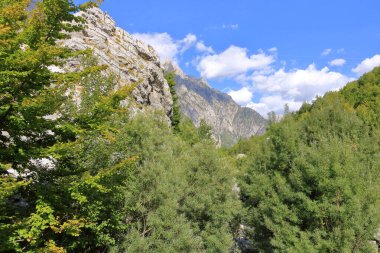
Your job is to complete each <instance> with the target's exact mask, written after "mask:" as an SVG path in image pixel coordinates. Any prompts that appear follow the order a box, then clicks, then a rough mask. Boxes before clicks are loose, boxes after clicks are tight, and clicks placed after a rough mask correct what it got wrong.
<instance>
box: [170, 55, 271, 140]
mask: <svg viewBox="0 0 380 253" xmlns="http://www.w3.org/2000/svg"><path fill="white" fill-rule="evenodd" d="M164 68H165V71H166V72H174V73H175V81H176V87H175V89H176V92H177V95H178V97H179V101H180V106H181V111H182V114H183V115H185V116H187V117H189V118H190V119H191V120H192V121H193V123H194V124H195V125H196V126H199V124H200V122H201V120H202V119H204V120H205V121H206V123H207V124H208V125H210V126H211V127H212V130H213V134H214V137H215V138H216V140H217V143H218V144H219V145H222V146H230V145H232V144H234V143H236V142H237V141H238V140H239V139H245V138H249V137H251V136H253V135H260V134H262V133H264V131H265V127H266V124H267V122H266V120H265V119H264V118H263V117H262V116H261V115H260V114H259V113H257V112H256V111H254V110H252V109H250V108H246V107H241V106H239V105H238V104H236V103H235V102H234V101H233V100H232V98H231V97H230V96H229V95H227V94H225V93H222V92H220V91H218V90H216V89H213V88H211V87H210V86H209V84H208V83H207V82H206V81H205V80H202V79H196V78H193V77H190V76H187V75H185V74H184V73H183V72H182V71H181V70H180V69H179V68H178V67H177V66H175V65H173V64H171V63H169V62H167V63H165V64H164Z"/></svg>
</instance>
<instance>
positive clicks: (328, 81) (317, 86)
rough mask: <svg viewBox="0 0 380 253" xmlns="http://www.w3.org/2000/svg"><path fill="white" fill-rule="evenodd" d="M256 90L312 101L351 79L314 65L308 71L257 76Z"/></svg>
mask: <svg viewBox="0 0 380 253" xmlns="http://www.w3.org/2000/svg"><path fill="white" fill-rule="evenodd" d="M252 80H253V84H254V86H255V88H256V89H258V90H260V91H262V92H265V93H271V94H276V93H277V94H281V96H282V97H284V98H292V99H295V101H301V102H302V101H310V100H312V99H313V98H314V97H315V96H316V95H323V94H324V93H325V92H327V91H330V90H338V89H339V88H341V87H343V86H344V85H345V84H346V83H347V82H349V81H350V80H351V79H350V78H348V77H346V76H345V75H343V74H341V73H339V72H334V71H330V70H329V69H328V68H327V67H324V68H322V69H320V70H319V69H317V68H316V66H315V65H314V64H311V65H309V66H308V67H307V68H306V69H295V70H291V71H286V70H285V69H280V70H277V71H276V72H274V73H273V74H271V75H267V76H264V75H257V76H253V78H252Z"/></svg>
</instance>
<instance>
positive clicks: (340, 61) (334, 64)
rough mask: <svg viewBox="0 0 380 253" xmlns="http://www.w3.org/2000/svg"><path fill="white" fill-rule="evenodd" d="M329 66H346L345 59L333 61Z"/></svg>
mask: <svg viewBox="0 0 380 253" xmlns="http://www.w3.org/2000/svg"><path fill="white" fill-rule="evenodd" d="M329 64H330V66H337V67H338V66H343V65H344V64H346V60H345V59H334V60H332V61H330V62H329Z"/></svg>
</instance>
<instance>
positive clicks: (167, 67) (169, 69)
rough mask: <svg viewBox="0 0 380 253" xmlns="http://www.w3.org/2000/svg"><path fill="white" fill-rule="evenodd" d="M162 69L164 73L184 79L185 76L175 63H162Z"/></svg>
mask: <svg viewBox="0 0 380 253" xmlns="http://www.w3.org/2000/svg"><path fill="white" fill-rule="evenodd" d="M162 67H163V69H164V71H165V73H174V74H175V75H176V76H180V77H181V78H186V75H185V73H184V72H183V71H182V69H181V68H180V67H179V66H178V65H177V64H176V63H174V62H172V61H166V62H164V64H162Z"/></svg>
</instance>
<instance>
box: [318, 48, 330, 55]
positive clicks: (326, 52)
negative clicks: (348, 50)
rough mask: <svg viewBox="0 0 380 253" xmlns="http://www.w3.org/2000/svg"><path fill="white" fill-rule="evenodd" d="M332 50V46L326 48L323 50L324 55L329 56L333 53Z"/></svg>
mask: <svg viewBox="0 0 380 253" xmlns="http://www.w3.org/2000/svg"><path fill="white" fill-rule="evenodd" d="M331 52H332V49H331V48H326V49H325V50H323V52H322V54H321V55H322V56H327V55H329V54H331Z"/></svg>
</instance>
